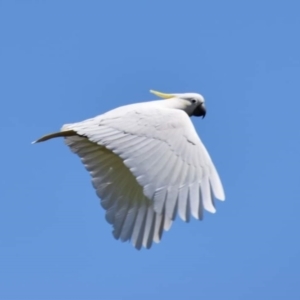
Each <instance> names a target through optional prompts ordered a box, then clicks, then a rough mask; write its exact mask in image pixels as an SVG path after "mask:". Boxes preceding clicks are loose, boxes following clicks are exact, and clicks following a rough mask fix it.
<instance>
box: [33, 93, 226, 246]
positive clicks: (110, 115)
mask: <svg viewBox="0 0 300 300" xmlns="http://www.w3.org/2000/svg"><path fill="white" fill-rule="evenodd" d="M153 93H155V94H156V95H158V96H160V97H163V98H167V99H168V100H158V101H150V102H144V103H137V104H131V105H126V106H122V107H119V108H116V109H114V110H111V111H109V112H107V113H105V114H103V115H100V116H97V117H95V118H92V119H88V120H85V121H83V122H78V123H73V124H67V125H64V126H63V127H62V129H61V131H60V132H58V133H54V134H50V135H47V136H44V137H42V138H41V139H39V140H37V141H36V142H41V141H45V140H47V139H50V138H53V137H58V136H64V137H65V142H66V144H67V145H68V146H69V147H70V149H71V150H72V151H73V152H74V153H76V154H77V155H78V156H79V157H80V158H81V160H82V162H83V164H84V166H85V168H86V169H87V170H88V171H89V172H90V174H91V177H92V183H93V186H94V188H95V189H96V193H97V195H98V196H99V198H100V199H101V205H102V207H103V208H104V209H105V210H106V220H107V221H108V222H109V223H110V224H112V226H113V235H114V237H115V238H116V239H121V240H122V241H127V240H131V242H132V244H133V245H134V246H135V247H136V248H137V249H140V248H141V247H142V246H143V247H145V248H150V247H151V245H152V242H153V241H154V242H159V241H160V240H161V237H162V233H163V231H164V230H169V229H170V227H171V225H172V221H173V220H174V219H175V217H176V215H177V214H178V215H179V216H180V218H181V219H182V220H184V221H188V220H189V218H190V215H192V216H193V217H194V218H196V219H202V217H203V210H204V209H205V210H207V211H209V212H212V213H214V212H215V211H216V210H215V206H214V197H215V198H217V199H219V200H224V199H225V195H224V191H223V187H222V184H221V181H220V179H219V176H218V173H217V171H216V169H215V167H214V164H213V162H212V160H211V158H210V156H209V154H208V152H207V150H206V149H205V147H204V145H203V144H202V142H201V140H200V138H199V136H198V135H197V133H196V131H195V128H194V126H193V124H192V122H191V119H190V116H192V115H196V116H202V115H205V106H204V98H203V97H202V96H201V95H199V94H193V93H188V94H173V95H168V94H162V93H159V92H154V91H153Z"/></svg>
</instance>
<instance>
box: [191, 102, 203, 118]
mask: <svg viewBox="0 0 300 300" xmlns="http://www.w3.org/2000/svg"><path fill="white" fill-rule="evenodd" d="M205 115H206V108H205V106H204V104H201V105H199V106H197V107H196V108H195V110H194V112H193V116H196V117H202V118H204V117H205Z"/></svg>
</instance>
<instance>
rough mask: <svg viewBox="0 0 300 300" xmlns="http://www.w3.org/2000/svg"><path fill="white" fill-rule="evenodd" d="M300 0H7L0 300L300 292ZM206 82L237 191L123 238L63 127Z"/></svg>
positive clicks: (212, 127) (203, 128)
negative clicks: (191, 216)
mask: <svg viewBox="0 0 300 300" xmlns="http://www.w3.org/2000/svg"><path fill="white" fill-rule="evenodd" d="M299 10H300V2H299V1H296V0H295V1H292V0H287V1H276V0H275V1H274V0H273V1H271V0H269V1H268V0H265V1H258V0H256V1H255V0H254V1H237V0H236V1H233V0H228V1H221V0H218V1H217V0H215V1H198V0H185V1H183V0H182V1H176V0H169V1H167V0H165V1H162V0H151V1H138V0H135V1H133V0H127V1H122V0H119V1H75V0H72V1H33V0H32V1H29V0H28V1H13V0H12V1H8V0H7V1H4V0H1V1H0V40H1V43H0V51H1V52H0V82H1V88H0V99H1V109H0V120H1V121H0V122H1V126H0V134H1V141H2V147H1V152H0V153H1V157H2V162H1V183H0V185H1V189H0V199H1V209H0V269H1V272H0V286H1V289H0V299H4V300H6V299H7V300H8V299H30V300H34V299H39V300H42V299H52V300H53V299H72V300H73V299H104V300H112V299H113V300H116V299H122V300H126V299H207V300H210V299H231V300H235V299H244V300H248V299H249V300H250V299H251V300H252V299H290V300H292V299H299V298H300V285H299V278H300V271H299V270H300V239H299V228H300V218H299V210H300V199H299V194H300V184H299V166H300V159H299V157H300V155H299V153H300V130H299V128H300V121H299V111H300V105H299V99H300V90H299V78H300V54H299V53H300V39H299V29H300V18H299ZM149 89H157V90H161V91H163V92H177V93H180V92H198V93H202V94H203V95H204V96H205V98H206V105H207V110H208V113H207V117H206V118H205V119H204V120H199V119H197V118H194V119H193V122H194V124H195V127H196V129H197V131H198V133H199V135H200V137H201V139H202V141H203V142H204V144H205V145H206V147H207V148H208V150H209V152H210V154H211V156H212V158H213V160H214V162H215V164H216V167H217V169H218V171H219V173H220V176H221V178H222V181H223V184H224V187H225V191H226V197H227V199H226V201H225V202H224V203H221V202H217V213H216V214H214V215H211V214H209V213H206V214H205V218H204V220H203V221H202V222H199V221H196V220H193V221H192V222H191V223H189V224H185V223H184V222H182V221H180V220H179V219H177V220H176V222H175V224H174V226H173V227H172V229H171V230H170V231H169V232H167V233H165V234H164V237H163V240H162V242H161V243H160V244H158V245H154V247H153V248H152V249H151V250H142V251H137V250H135V249H134V248H133V247H132V246H131V245H130V244H128V243H125V244H122V243H121V242H119V241H116V240H114V238H113V237H112V235H111V227H110V225H109V224H107V223H106V221H105V220H104V211H103V209H102V208H101V207H100V205H99V200H98V198H97V197H96V194H95V192H94V190H93V188H92V185H91V183H90V178H89V175H88V173H87V172H86V171H85V170H84V168H83V166H82V165H81V162H80V160H79V159H78V157H77V156H75V155H74V154H72V153H71V152H70V151H69V149H68V148H67V147H66V146H65V145H64V143H63V141H62V140H59V139H57V140H53V141H50V142H48V143H44V144H38V145H31V144H30V143H31V141H33V140H34V139H36V138H38V137H39V136H41V135H43V134H45V133H48V132H52V131H55V130H57V129H59V128H60V127H61V125H62V124H64V123H69V122H75V121H81V120H84V119H86V118H89V117H93V116H95V115H98V114H101V113H103V112H105V111H107V110H109V109H112V108H114V107H117V106H120V105H124V104H128V103H133V102H139V101H144V100H145V101H146V100H152V99H153V96H152V95H151V94H149V92H148V90H149Z"/></svg>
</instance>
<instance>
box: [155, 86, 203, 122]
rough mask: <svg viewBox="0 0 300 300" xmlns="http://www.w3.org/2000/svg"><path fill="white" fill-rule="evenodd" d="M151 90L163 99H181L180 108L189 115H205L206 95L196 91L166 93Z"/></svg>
mask: <svg viewBox="0 0 300 300" xmlns="http://www.w3.org/2000/svg"><path fill="white" fill-rule="evenodd" d="M150 92H151V93H152V94H154V95H156V96H158V97H160V98H163V99H174V100H176V99H177V100H179V107H178V108H180V109H182V110H184V111H185V112H186V113H187V114H188V115H189V116H196V117H203V118H204V117H205V115H206V108H205V100H204V97H203V96H202V95H200V94H196V93H184V94H165V93H161V92H157V91H153V90H150Z"/></svg>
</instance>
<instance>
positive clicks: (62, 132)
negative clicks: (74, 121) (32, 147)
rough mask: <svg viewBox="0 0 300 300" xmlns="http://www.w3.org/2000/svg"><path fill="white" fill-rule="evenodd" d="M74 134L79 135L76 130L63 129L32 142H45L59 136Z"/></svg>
mask: <svg viewBox="0 0 300 300" xmlns="http://www.w3.org/2000/svg"><path fill="white" fill-rule="evenodd" d="M74 135H77V133H76V132H75V131H74V130H63V131H59V132H55V133H50V134H46V135H44V136H42V137H41V138H39V139H37V140H36V141H34V142H32V144H36V143H40V142H44V141H47V140H50V139H53V138H57V137H66V136H74Z"/></svg>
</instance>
